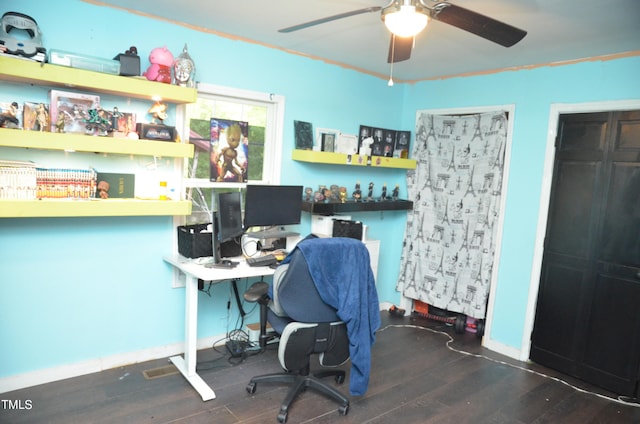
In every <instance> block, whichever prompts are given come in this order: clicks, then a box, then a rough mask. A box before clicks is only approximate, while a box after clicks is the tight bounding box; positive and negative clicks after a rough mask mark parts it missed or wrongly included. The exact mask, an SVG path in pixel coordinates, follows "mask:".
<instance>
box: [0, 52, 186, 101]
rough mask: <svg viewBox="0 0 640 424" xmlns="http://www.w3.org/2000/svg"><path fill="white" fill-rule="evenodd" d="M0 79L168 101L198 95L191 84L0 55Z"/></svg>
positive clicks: (181, 99) (182, 99) (184, 99)
mask: <svg viewBox="0 0 640 424" xmlns="http://www.w3.org/2000/svg"><path fill="white" fill-rule="evenodd" d="M0 79H2V80H5V81H13V82H19V83H27V84H37V85H45V86H51V87H61V88H74V89H78V90H88V91H91V92H96V93H104V94H113V95H116V96H128V97H134V98H138V99H151V98H152V97H154V96H158V97H160V98H162V100H163V101H165V102H170V103H195V102H196V100H197V98H198V93H197V90H196V89H195V88H186V87H179V86H177V85H172V84H163V83H160V82H156V81H149V80H147V79H146V78H144V77H122V76H119V75H111V74H105V73H101V72H93V71H87V70H84V69H78V68H70V67H67V66H60V65H52V64H49V63H40V62H35V61H32V60H26V59H21V58H13V57H9V56H0Z"/></svg>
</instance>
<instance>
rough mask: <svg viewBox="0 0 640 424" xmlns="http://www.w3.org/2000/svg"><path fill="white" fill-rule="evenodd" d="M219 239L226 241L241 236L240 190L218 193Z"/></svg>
mask: <svg viewBox="0 0 640 424" xmlns="http://www.w3.org/2000/svg"><path fill="white" fill-rule="evenodd" d="M217 197H218V214H217V220H218V240H220V242H225V241H228V240H231V239H233V238H235V237H240V236H241V235H242V233H243V232H244V228H243V227H242V195H241V194H240V192H239V191H232V192H227V193H217Z"/></svg>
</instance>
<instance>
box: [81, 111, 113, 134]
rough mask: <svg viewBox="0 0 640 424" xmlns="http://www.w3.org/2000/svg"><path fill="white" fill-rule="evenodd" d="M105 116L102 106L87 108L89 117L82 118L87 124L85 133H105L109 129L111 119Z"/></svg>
mask: <svg viewBox="0 0 640 424" xmlns="http://www.w3.org/2000/svg"><path fill="white" fill-rule="evenodd" d="M107 116H108V115H107V113H106V112H105V111H104V109H102V108H98V109H89V117H88V118H86V119H83V122H85V123H86V124H87V125H86V129H87V134H94V133H95V134H97V135H107V134H108V133H109V131H110V130H111V120H110V119H108V117H107Z"/></svg>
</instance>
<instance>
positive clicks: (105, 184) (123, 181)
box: [96, 172, 136, 199]
mask: <svg viewBox="0 0 640 424" xmlns="http://www.w3.org/2000/svg"><path fill="white" fill-rule="evenodd" d="M96 181H97V186H96V197H97V198H99V199H132V198H134V197H135V185H136V176H135V174H123V173H115V172H98V175H97V178H96Z"/></svg>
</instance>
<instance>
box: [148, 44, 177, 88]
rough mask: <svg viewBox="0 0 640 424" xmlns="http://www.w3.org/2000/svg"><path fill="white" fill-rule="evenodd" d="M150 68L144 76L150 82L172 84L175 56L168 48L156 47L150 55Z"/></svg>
mask: <svg viewBox="0 0 640 424" xmlns="http://www.w3.org/2000/svg"><path fill="white" fill-rule="evenodd" d="M149 63H150V65H149V67H148V68H147V70H146V71H145V72H144V73H143V74H142V75H144V76H145V77H147V79H148V80H149V81H158V82H162V83H165V84H171V65H173V54H171V52H170V51H169V50H168V49H167V48H166V47H156V48H155V49H153V50H151V52H150V53H149Z"/></svg>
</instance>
